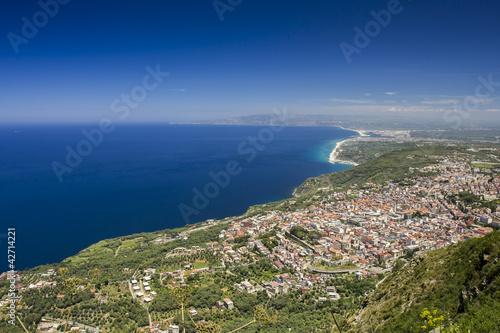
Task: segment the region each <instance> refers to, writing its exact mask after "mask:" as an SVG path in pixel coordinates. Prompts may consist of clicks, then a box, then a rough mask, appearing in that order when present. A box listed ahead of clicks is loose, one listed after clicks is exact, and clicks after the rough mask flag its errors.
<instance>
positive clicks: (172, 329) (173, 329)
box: [167, 325, 179, 333]
mask: <svg viewBox="0 0 500 333" xmlns="http://www.w3.org/2000/svg"><path fill="white" fill-rule="evenodd" d="M167 332H168V333H179V326H177V325H170V326H169V327H168V331H167Z"/></svg>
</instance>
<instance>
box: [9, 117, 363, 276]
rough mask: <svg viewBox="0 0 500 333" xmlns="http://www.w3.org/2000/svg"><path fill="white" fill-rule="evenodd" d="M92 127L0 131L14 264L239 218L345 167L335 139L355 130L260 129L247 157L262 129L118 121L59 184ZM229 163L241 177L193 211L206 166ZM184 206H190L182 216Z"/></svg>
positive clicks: (48, 260) (47, 260)
mask: <svg viewBox="0 0 500 333" xmlns="http://www.w3.org/2000/svg"><path fill="white" fill-rule="evenodd" d="M94 127H95V125H88V126H85V125H81V124H79V125H50V126H49V125H45V126H40V125H38V126H34V125H18V126H2V127H0V189H1V191H0V219H1V228H2V229H0V242H1V243H0V248H4V250H5V251H4V252H7V251H6V248H7V239H6V238H5V236H6V233H7V228H8V227H15V228H16V266H17V268H18V269H23V268H26V267H34V266H36V265H41V264H46V263H52V262H57V261H61V260H62V259H64V258H66V257H68V256H71V255H74V254H76V253H78V252H79V251H80V250H82V249H83V248H85V247H87V246H89V245H91V244H92V243H95V242H97V241H99V240H102V239H106V238H112V237H117V236H121V235H127V234H132V233H137V232H143V231H155V230H160V229H165V228H173V227H179V226H182V225H184V224H185V222H186V221H187V220H189V221H190V222H191V223H194V222H199V221H204V220H206V219H209V218H223V217H226V216H233V215H238V214H242V213H244V212H245V211H246V209H247V208H248V206H250V205H254V204H262V203H266V202H270V201H275V200H280V199H283V198H286V197H289V196H291V192H292V190H293V189H294V188H295V187H296V186H298V185H299V184H300V183H301V182H302V181H304V180H305V179H306V178H307V177H312V176H318V175H320V174H324V173H331V172H334V171H340V170H344V169H347V168H348V166H346V165H332V164H330V163H328V160H327V158H328V156H329V154H330V152H331V150H332V149H333V147H334V146H335V143H336V142H338V141H340V140H344V139H347V138H349V137H350V136H353V135H356V134H357V133H355V132H352V131H348V130H343V129H340V128H335V127H286V128H284V130H283V131H281V132H279V133H274V138H273V139H272V140H269V137H266V136H265V135H264V136H263V138H265V143H264V144H263V143H262V142H258V148H259V150H257V149H255V152H256V154H253V153H251V152H250V151H251V150H252V149H254V148H252V147H253V146H252V144H251V142H250V141H249V139H248V138H249V136H257V135H258V134H259V132H260V131H261V130H262V129H263V127H256V126H204V125H203V126H201V125H200V126H194V125H134V126H132V125H129V126H123V125H122V126H119V127H117V128H116V129H115V130H114V131H113V132H112V133H110V134H106V135H104V138H103V140H102V143H101V144H100V145H98V146H97V147H93V150H92V153H91V154H90V155H88V156H86V157H83V158H82V161H81V163H80V165H78V166H77V167H75V168H73V171H72V172H71V173H65V174H64V175H63V176H62V180H63V181H62V182H59V180H58V178H57V176H56V174H55V173H54V171H53V168H52V163H53V162H54V161H58V162H60V163H61V164H65V163H66V162H65V158H66V154H67V151H66V147H67V146H70V147H72V148H73V149H76V147H77V144H78V143H79V142H80V141H81V140H82V139H85V137H84V136H83V134H82V130H83V129H87V130H90V129H92V128H94ZM264 132H265V130H264ZM264 132H261V134H266V133H268V132H269V131H267V132H266V133H264ZM260 149H262V150H260ZM254 155H255V158H254V159H253V160H250V157H251V156H254ZM229 161H236V162H232V163H238V165H239V167H240V168H241V170H240V173H239V174H238V175H235V176H231V177H230V178H229V184H228V185H227V186H225V187H224V188H222V187H221V186H218V190H219V191H218V192H219V193H218V195H217V196H215V197H213V198H207V201H208V203H207V202H206V201H205V202H203V205H201V206H200V205H198V208H199V209H196V207H195V206H194V205H193V197H194V196H195V191H196V190H199V191H200V192H202V193H203V192H204V188H205V186H206V185H207V184H209V183H210V182H213V179H212V178H211V177H210V172H213V173H215V174H217V173H219V172H220V171H221V170H225V169H226V168H227V165H228V162H229ZM225 182H226V181H225ZM221 184H223V185H225V183H221ZM209 187H210V186H209ZM211 189H212V190H213V187H212V188H211ZM210 193H211V194H210V195H211V196H213V195H212V194H213V192H210ZM180 204H184V205H186V206H184V207H187V206H189V207H191V208H193V209H194V210H196V212H195V211H194V210H193V211H191V214H189V216H188V219H185V218H184V217H183V215H182V214H181V211H180V210H179V205H180ZM205 206H206V207H205ZM5 261H6V260H5ZM2 265H3V269H1V270H2V271H5V270H7V263H6V262H5V263H2Z"/></svg>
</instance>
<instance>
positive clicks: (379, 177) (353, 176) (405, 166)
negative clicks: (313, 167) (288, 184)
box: [296, 144, 456, 195]
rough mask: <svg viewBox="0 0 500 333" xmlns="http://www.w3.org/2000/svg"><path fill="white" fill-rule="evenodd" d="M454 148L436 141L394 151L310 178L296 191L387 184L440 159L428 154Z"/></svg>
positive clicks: (453, 150) (401, 179)
mask: <svg viewBox="0 0 500 333" xmlns="http://www.w3.org/2000/svg"><path fill="white" fill-rule="evenodd" d="M455 151H456V148H454V147H447V146H442V145H437V144H433V145H425V146H416V147H411V148H407V149H403V150H399V151H391V152H388V153H385V154H383V155H381V156H379V157H377V158H375V159H372V160H370V161H368V162H366V163H363V164H360V165H358V166H356V167H355V168H351V169H348V170H345V171H340V172H335V173H332V174H328V175H321V176H319V177H314V178H309V179H307V180H306V181H305V182H304V183H302V184H301V185H300V186H299V187H298V188H297V190H296V194H299V195H306V194H311V193H314V192H316V191H317V189H318V188H322V187H331V188H337V187H339V186H340V187H342V188H343V189H347V188H349V187H350V186H352V185H354V184H357V185H358V186H362V185H364V184H365V183H367V182H373V183H376V184H384V183H385V182H386V181H388V180H391V181H393V182H395V183H399V182H401V181H404V180H405V179H406V178H407V177H408V171H409V168H421V167H424V166H427V165H430V164H434V163H437V161H436V160H434V159H432V158H430V157H429V156H432V155H438V154H443V155H449V154H452V153H454V152H455Z"/></svg>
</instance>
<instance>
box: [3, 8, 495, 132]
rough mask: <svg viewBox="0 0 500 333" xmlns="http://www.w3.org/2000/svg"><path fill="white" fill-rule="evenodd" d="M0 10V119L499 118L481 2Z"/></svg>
mask: <svg viewBox="0 0 500 333" xmlns="http://www.w3.org/2000/svg"><path fill="white" fill-rule="evenodd" d="M5 7H6V8H5V9H4V10H3V11H2V13H1V14H0V15H1V20H0V27H1V30H2V32H3V34H4V38H3V42H2V43H0V57H1V59H2V62H1V63H0V70H1V72H2V73H3V78H4V79H3V80H2V84H1V86H0V89H2V92H3V96H4V99H3V103H2V108H1V109H0V122H1V123H38V122H40V123H53V122H56V123H67V122H89V123H92V122H98V121H99V120H100V119H102V118H110V119H113V120H114V121H119V122H122V121H123V122H127V123H130V122H132V123H134V122H138V123H142V122H169V121H193V120H208V119H224V118H231V117H240V116H247V115H254V114H268V113H271V112H272V110H273V108H275V107H279V106H283V105H285V106H287V108H288V110H289V111H290V112H293V113H295V114H310V115H316V114H326V115H346V114H348V115H349V114H351V115H354V114H359V115H363V114H374V113H377V112H381V113H383V112H393V113H410V112H411V113H413V112H422V111H424V112H426V111H429V112H454V113H456V114H459V113H460V112H461V110H463V109H464V108H465V109H466V111H468V112H469V113H471V114H472V112H471V111H480V112H483V113H486V112H488V113H489V114H491V116H489V117H491V118H492V119H493V118H495V116H496V115H498V114H500V113H498V112H499V111H500V102H499V101H498V98H497V97H496V96H497V95H498V89H499V87H500V83H499V82H500V59H499V58H498V54H500V52H499V51H500V43H499V41H500V36H499V35H498V33H497V32H498V28H500V22H499V21H498V20H497V14H496V13H498V11H499V9H500V3H498V2H495V1H477V2H471V1H440V2H439V3H436V2H432V1H419V2H417V1H410V0H401V1H396V0H389V1H341V2H334V3H333V2H326V1H324V2H321V3H317V4H314V5H310V4H304V3H302V2H290V1H282V0H279V1H273V2H271V3H269V2H264V1H241V0H238V1H236V0H232V1H187V2H175V3H174V2H165V1H162V2H160V1H145V2H141V3H140V4H139V3H135V2H133V1H121V2H117V1H111V2H106V3H100V4H98V5H96V4H93V3H87V2H78V1H63V0H59V1H58V2H56V1H55V0H41V1H39V2H38V1H19V2H14V3H12V2H11V3H8V4H6V5H5ZM167 73H168V75H167ZM478 87H479V88H478ZM127 96H129V97H127ZM130 96H132V97H130ZM134 96H135V97H134ZM457 109H458V111H457ZM461 116H462V117H463V118H466V116H463V115H461Z"/></svg>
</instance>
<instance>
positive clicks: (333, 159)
mask: <svg viewBox="0 0 500 333" xmlns="http://www.w3.org/2000/svg"><path fill="white" fill-rule="evenodd" d="M350 140H355V139H347V140H343V141H340V142H337V143H336V144H335V148H333V150H332V152H331V153H330V157H329V158H328V162H330V163H332V164H335V163H339V164H349V165H354V166H356V165H358V164H357V163H355V162H353V161H345V160H339V159H338V158H337V157H338V155H339V153H340V149H341V148H342V145H343V144H344V143H346V142H347V141H350Z"/></svg>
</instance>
